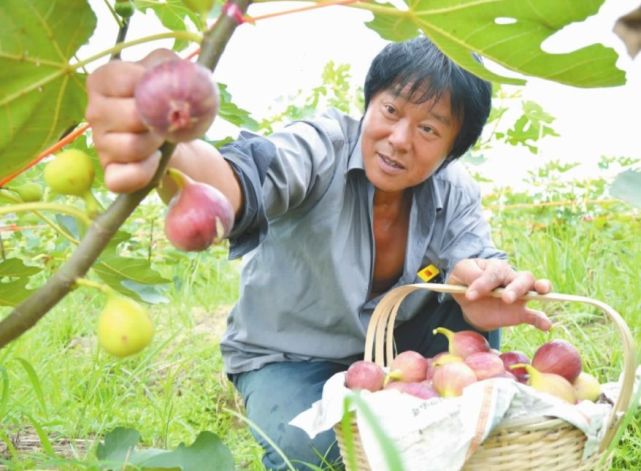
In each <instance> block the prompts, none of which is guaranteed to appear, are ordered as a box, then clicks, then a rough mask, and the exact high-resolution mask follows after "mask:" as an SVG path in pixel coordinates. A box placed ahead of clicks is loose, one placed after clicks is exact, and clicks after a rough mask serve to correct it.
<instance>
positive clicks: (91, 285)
mask: <svg viewBox="0 0 641 471" xmlns="http://www.w3.org/2000/svg"><path fill="white" fill-rule="evenodd" d="M76 285H77V286H86V287H88V288H94V289H97V290H99V291H102V292H103V293H104V294H113V293H114V290H113V289H112V288H110V287H109V286H107V285H106V284H104V283H98V282H97V281H92V280H88V279H87V278H76Z"/></svg>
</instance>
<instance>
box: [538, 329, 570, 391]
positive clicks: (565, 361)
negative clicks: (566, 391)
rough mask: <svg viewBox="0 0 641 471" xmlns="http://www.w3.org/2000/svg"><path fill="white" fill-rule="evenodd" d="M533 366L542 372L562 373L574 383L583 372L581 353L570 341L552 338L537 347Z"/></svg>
mask: <svg viewBox="0 0 641 471" xmlns="http://www.w3.org/2000/svg"><path fill="white" fill-rule="evenodd" d="M532 366H533V367H534V368H536V369H537V370H539V371H540V372H542V373H554V374H557V375H561V376H563V377H564V378H565V379H567V380H568V381H569V382H570V383H572V382H574V380H575V379H576V378H577V376H579V373H581V355H580V354H579V351H578V350H577V349H576V347H575V346H574V345H572V344H571V343H570V342H567V341H565V340H552V341H550V342H546V343H544V344H543V345H541V346H540V347H539V348H538V349H537V351H536V352H535V353H534V355H533V356H532Z"/></svg>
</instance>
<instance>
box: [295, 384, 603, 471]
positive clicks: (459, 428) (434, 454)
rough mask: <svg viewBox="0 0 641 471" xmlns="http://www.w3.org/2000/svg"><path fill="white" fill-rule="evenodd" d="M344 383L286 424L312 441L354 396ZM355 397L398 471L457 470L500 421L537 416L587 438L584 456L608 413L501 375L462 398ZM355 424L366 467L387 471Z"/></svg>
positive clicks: (363, 424) (360, 420)
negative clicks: (398, 462) (396, 459)
mask: <svg viewBox="0 0 641 471" xmlns="http://www.w3.org/2000/svg"><path fill="white" fill-rule="evenodd" d="M344 382H345V373H337V374H336V375H334V376H332V377H331V378H330V379H329V380H328V381H327V383H326V384H325V386H324V388H323V396H322V399H321V400H320V401H317V402H315V403H314V404H313V405H312V407H311V408H309V409H308V410H306V411H304V412H302V413H301V414H299V415H298V416H296V417H295V418H294V419H293V420H292V421H291V422H290V424H291V425H294V426H297V427H299V428H301V429H303V430H304V431H305V432H307V434H308V435H309V436H310V437H312V438H313V437H314V436H316V435H317V434H318V433H320V432H322V431H324V430H328V429H330V428H332V427H333V426H334V425H335V424H337V423H338V422H340V420H341V418H342V415H343V403H344V399H345V397H346V396H347V395H350V394H354V391H351V390H349V389H347V388H346V387H345V386H344ZM359 394H361V397H362V399H363V400H364V401H365V403H366V404H367V406H368V407H369V409H370V410H371V411H372V412H373V414H374V415H375V416H376V417H377V419H378V422H379V424H380V425H381V426H382V427H383V429H384V431H385V433H386V435H387V436H388V437H389V438H390V440H391V441H392V442H393V443H394V444H395V445H396V447H397V449H398V451H399V454H400V456H401V459H402V460H403V464H404V470H405V471H431V470H434V471H456V470H459V469H461V468H462V466H463V464H464V463H465V460H466V458H467V456H468V455H470V454H471V453H473V452H474V450H475V449H476V447H478V445H479V444H480V443H482V441H483V440H484V439H485V438H486V437H487V436H488V435H489V434H490V432H491V431H492V430H493V429H494V427H495V426H496V425H498V424H499V423H500V422H501V421H502V420H504V419H516V418H528V417H532V418H535V417H541V416H551V417H558V418H560V419H563V420H566V421H568V422H570V423H571V424H573V425H574V426H576V427H577V428H579V429H580V430H582V431H583V432H584V433H585V435H586V437H587V441H586V444H585V448H584V453H583V457H584V458H588V457H589V456H591V455H592V454H593V453H594V452H596V451H597V450H598V445H599V443H600V440H601V436H602V434H603V433H605V430H604V427H603V425H604V424H605V423H606V421H607V417H608V414H609V413H610V411H611V408H612V406H611V405H610V404H607V403H593V402H590V401H582V402H580V403H579V404H577V405H570V404H567V403H565V402H563V401H561V400H560V399H557V398H556V397H554V396H551V395H548V394H545V393H539V392H536V391H534V390H533V389H532V388H531V387H529V386H525V385H523V384H520V383H517V382H516V381H513V380H510V379H504V378H494V379H489V380H485V381H479V382H476V383H473V384H471V385H470V386H468V387H467V388H465V390H464V392H463V395H462V396H460V397H457V398H448V399H441V398H435V399H429V400H423V399H419V398H416V397H413V396H410V395H408V394H403V393H401V392H399V391H397V390H384V391H378V392H376V393H371V392H369V391H361V392H359ZM352 409H355V406H353V407H352ZM356 420H357V426H358V431H359V434H360V437H361V442H362V445H363V451H364V453H365V455H366V456H367V459H368V461H369V463H370V467H371V469H375V470H377V471H379V470H380V471H384V470H387V469H388V468H387V466H386V463H385V459H384V457H383V455H382V453H381V449H380V446H379V443H378V441H377V439H376V437H375V436H374V435H373V433H372V431H371V428H370V427H369V425H368V423H367V421H366V420H365V419H364V417H363V415H362V414H358V413H357V414H356ZM389 471H394V470H389Z"/></svg>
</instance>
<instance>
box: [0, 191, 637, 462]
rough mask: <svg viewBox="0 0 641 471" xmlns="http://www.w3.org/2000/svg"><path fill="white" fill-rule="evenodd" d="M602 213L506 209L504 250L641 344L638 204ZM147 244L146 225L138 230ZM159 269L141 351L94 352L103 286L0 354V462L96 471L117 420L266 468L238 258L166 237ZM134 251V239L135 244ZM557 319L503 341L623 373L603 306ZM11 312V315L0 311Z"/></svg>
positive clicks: (633, 458) (59, 309) (152, 442)
mask: <svg viewBox="0 0 641 471" xmlns="http://www.w3.org/2000/svg"><path fill="white" fill-rule="evenodd" d="M607 209H608V210H607V211H606V210H605V209H603V210H602V211H601V212H597V214H596V216H595V217H592V216H591V217H589V218H587V217H586V212H585V211H579V210H576V211H570V212H567V211H566V212H560V211H559V210H558V209H554V208H547V209H543V210H542V209H541V208H536V207H534V208H532V209H531V210H521V211H515V210H512V211H503V212H499V211H496V212H495V213H494V216H493V218H492V224H493V228H494V233H495V239H496V242H497V245H499V246H501V247H503V248H504V249H505V250H507V251H508V252H509V253H511V254H512V255H513V262H514V264H515V266H518V267H527V268H528V269H531V270H532V271H534V272H535V273H536V274H537V275H538V276H545V277H548V278H550V279H551V280H552V281H553V283H554V286H555V291H558V292H563V293H572V294H581V295H585V296H589V297H593V298H596V299H600V300H602V301H605V302H606V303H608V304H610V305H611V306H612V307H614V308H615V309H616V310H617V311H618V312H620V313H621V315H622V316H623V317H624V318H625V319H626V321H627V323H628V325H629V327H630V328H631V330H632V332H633V335H634V337H635V339H636V341H637V343H638V342H639V340H640V339H641V320H639V317H638V313H639V312H641V291H640V290H639V289H638V274H639V268H638V267H639V266H641V251H639V250H638V234H639V229H641V227H639V226H640V225H641V223H640V218H639V215H638V213H637V212H635V211H633V210H631V208H629V207H626V206H624V205H623V204H621V205H619V206H618V207H616V208H607ZM141 227H142V228H141V233H140V234H138V235H137V236H136V237H138V238H139V239H140V240H145V238H146V235H147V228H146V227H145V226H144V224H143V225H142V226H141ZM156 242H157V244H158V245H157V246H156V247H155V248H154V251H153V256H154V263H155V267H156V268H157V269H158V270H159V271H160V272H161V273H162V274H163V275H164V276H166V277H168V278H169V279H171V280H172V283H171V285H172V286H171V287H170V289H169V290H168V291H167V293H166V295H167V297H168V299H169V302H168V303H167V304H157V305H153V306H151V308H150V310H151V316H152V320H153V322H154V325H155V327H156V335H155V337H154V341H153V343H152V345H151V346H150V347H148V348H147V349H145V350H144V351H143V352H141V353H140V354H139V355H137V356H135V357H133V358H129V359H124V360H116V359H113V358H111V357H109V356H108V355H106V354H105V353H103V352H102V351H100V350H99V349H98V348H97V345H96V337H95V329H96V318H97V313H98V312H99V311H100V309H101V307H102V303H103V302H104V299H103V297H102V295H101V294H100V293H99V292H98V291H93V290H88V289H81V290H77V291H75V292H73V293H70V294H69V295H68V296H67V297H66V298H65V299H64V300H63V302H61V303H60V304H59V305H58V306H56V307H55V308H54V309H53V310H52V311H51V312H49V313H48V314H47V316H45V318H44V319H43V320H42V321H41V322H40V323H39V324H38V325H37V326H36V327H35V328H33V329H31V330H30V331H28V332H27V333H26V334H25V335H23V336H22V337H21V338H19V339H18V340H16V341H14V342H13V343H12V344H10V345H9V346H8V347H7V348H5V349H3V350H0V465H2V464H4V465H5V466H6V467H9V468H10V469H12V470H27V469H45V468H46V469H94V468H95V467H96V461H95V451H96V447H97V444H98V443H99V442H100V441H101V440H102V439H103V437H104V435H105V434H106V433H107V432H109V431H110V430H112V429H113V428H115V427H117V426H126V427H131V428H135V429H136V430H138V431H139V432H140V434H141V436H142V444H143V445H144V446H147V447H157V448H167V449H173V448H175V447H176V446H177V445H178V444H179V443H181V442H184V443H191V442H192V441H193V440H194V439H195V437H196V436H197V435H198V433H199V432H200V431H203V430H210V431H212V432H214V433H216V434H217V435H219V436H220V437H221V439H222V440H223V442H224V443H225V444H226V445H227V446H228V447H229V448H230V450H231V451H232V453H233V455H234V457H235V461H236V464H237V467H238V469H241V470H249V471H258V470H261V469H263V468H262V465H261V464H260V457H261V450H260V449H259V447H258V445H257V444H256V443H255V442H254V440H253V438H252V437H251V434H250V426H249V425H248V424H247V422H246V421H244V420H241V419H240V418H239V415H240V416H242V413H243V408H242V404H241V403H240V402H239V399H238V397H237V395H236V393H235V391H234V389H233V387H232V385H231V384H230V383H229V382H228V381H227V379H226V377H225V376H224V374H223V373H222V360H221V357H220V352H219V348H218V341H219V339H220V337H221V335H222V332H223V331H224V328H225V318H226V313H227V312H228V310H229V308H230V306H231V305H232V303H233V302H234V299H235V298H236V296H237V283H238V273H239V263H238V262H229V261H227V260H225V257H224V249H223V248H220V250H214V251H211V252H208V253H205V254H198V255H187V256H185V255H179V254H177V253H176V252H174V251H173V250H172V249H171V248H169V247H167V246H166V245H163V243H161V242H160V241H158V240H156ZM134 249H135V247H134ZM540 307H541V308H542V309H544V310H546V312H548V313H549V314H550V316H551V317H552V319H553V320H554V322H555V329H554V332H553V334H543V333H539V332H535V331H533V330H532V329H531V328H527V327H515V328H511V329H506V331H505V336H504V339H505V340H504V348H505V349H508V348H518V349H521V350H524V351H526V352H532V351H533V350H534V349H535V348H536V346H537V345H539V344H540V343H542V342H543V341H544V340H545V339H547V338H549V336H550V335H551V336H553V337H560V338H567V339H569V340H571V341H572V342H574V343H575V344H576V345H577V346H578V347H579V349H580V350H581V351H582V354H583V356H584V360H585V364H586V367H587V369H589V370H590V371H592V372H594V373H595V374H597V375H598V376H599V378H600V379H601V380H602V381H612V380H616V379H617V377H618V374H619V372H620V368H621V351H620V341H619V338H618V335H617V333H616V330H615V329H614V328H613V326H612V324H611V323H609V322H608V321H607V320H605V319H604V317H603V315H602V314H601V313H599V312H598V311H596V310H595V309H593V308H590V307H587V306H584V305H574V304H567V303H562V304H560V303H555V304H549V305H540ZM2 312H3V311H0V314H2ZM640 429H641V414H640V413H639V412H638V411H637V412H636V413H635V415H634V416H633V418H632V420H630V421H629V423H628V425H627V427H626V429H625V432H624V434H623V436H622V438H621V441H620V443H619V446H618V447H617V449H616V453H615V459H614V463H613V469H616V470H633V469H637V468H638V463H640V462H641V430H640Z"/></svg>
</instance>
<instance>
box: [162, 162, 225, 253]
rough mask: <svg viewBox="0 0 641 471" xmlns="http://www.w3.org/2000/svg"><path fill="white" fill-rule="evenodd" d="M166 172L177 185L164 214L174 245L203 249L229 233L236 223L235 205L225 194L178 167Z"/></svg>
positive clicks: (195, 249) (168, 234) (193, 249)
mask: <svg viewBox="0 0 641 471" xmlns="http://www.w3.org/2000/svg"><path fill="white" fill-rule="evenodd" d="M167 175H168V176H169V177H170V178H171V179H172V180H174V181H175V182H176V185H177V186H178V193H176V194H175V195H174V197H173V198H172V199H171V201H170V202H169V206H168V209H167V215H166V216H165V234H166V236H167V239H169V241H170V242H171V243H172V244H173V245H174V247H176V248H178V249H180V250H184V251H187V252H191V251H200V250H205V249H206V248H207V247H209V246H210V245H211V244H213V243H214V242H218V241H219V240H221V239H223V238H224V237H226V236H227V234H229V232H230V231H231V229H232V226H233V224H234V209H233V207H232V205H231V203H229V201H228V200H227V198H226V197H225V195H223V194H222V193H221V192H220V191H218V190H217V189H216V188H214V187H213V186H211V185H207V184H206V183H201V182H196V181H194V180H192V179H191V178H189V177H188V176H187V175H185V174H184V173H182V172H180V171H179V170H176V169H173V168H170V169H168V170H167Z"/></svg>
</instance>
